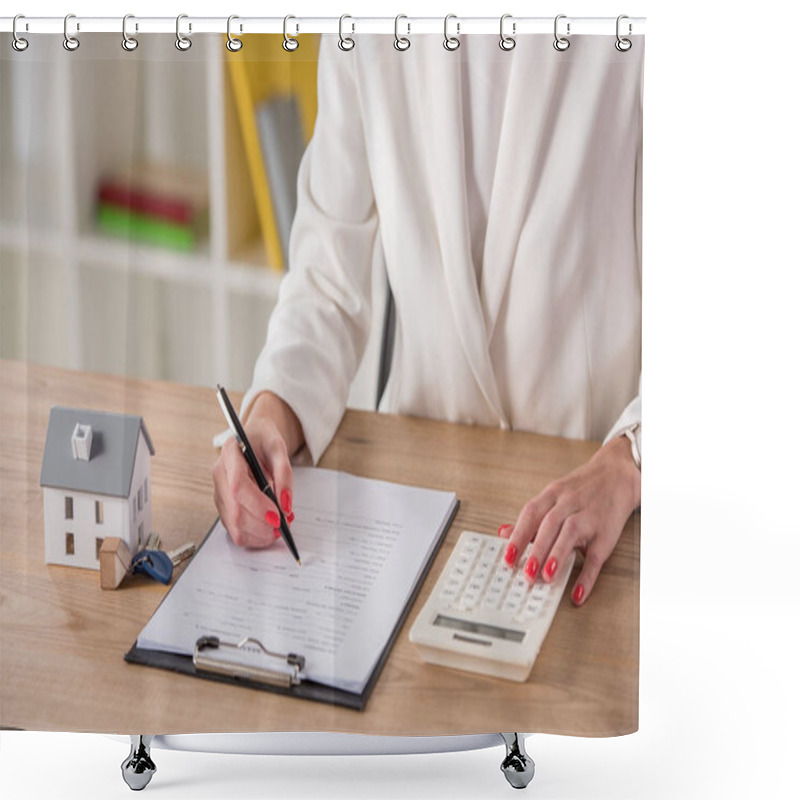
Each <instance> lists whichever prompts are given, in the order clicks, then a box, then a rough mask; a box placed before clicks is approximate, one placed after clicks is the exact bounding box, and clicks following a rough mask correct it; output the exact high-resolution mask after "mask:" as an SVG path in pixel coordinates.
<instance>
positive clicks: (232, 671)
mask: <svg viewBox="0 0 800 800" xmlns="http://www.w3.org/2000/svg"><path fill="white" fill-rule="evenodd" d="M247 645H255V648H257V649H255V648H253V647H247ZM223 649H227V652H228V654H229V656H231V657H228V658H226V657H225V654H224V650H223ZM192 661H193V662H194V666H195V669H196V670H197V671H198V672H213V673H216V674H218V675H227V676H229V677H231V678H245V679H247V680H251V681H256V682H258V683H267V684H270V685H273V686H284V687H287V688H288V687H291V686H297V685H299V684H300V683H301V682H302V680H303V679H302V677H301V675H300V673H301V671H302V669H303V667H304V666H305V663H306V660H305V657H303V656H299V655H296V654H295V653H287V654H282V653H273V652H271V651H270V650H267V648H266V647H264V645H263V644H261V642H259V641H258V639H253V638H252V637H250V636H247V637H245V638H244V639H242V640H241V641H240V642H239V643H238V644H233V643H232V642H222V641H220V639H219V637H218V636H201V637H200V638H199V639H198V640H197V642H196V643H195V646H194V655H193V656H192Z"/></svg>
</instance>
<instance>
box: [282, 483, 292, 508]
mask: <svg viewBox="0 0 800 800" xmlns="http://www.w3.org/2000/svg"><path fill="white" fill-rule="evenodd" d="M281 508H282V509H283V512H284V514H289V513H291V510H292V496H291V495H290V494H289V490H288V489H284V490H283V491H282V492H281Z"/></svg>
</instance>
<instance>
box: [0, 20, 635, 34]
mask: <svg viewBox="0 0 800 800" xmlns="http://www.w3.org/2000/svg"><path fill="white" fill-rule="evenodd" d="M13 23H14V18H13V17H0V32H4V33H10V32H11V31H12V30H13ZM176 23H177V20H176V18H175V17H136V16H131V17H129V18H128V22H127V25H126V30H127V32H128V34H130V35H133V34H134V33H140V34H143V33H173V34H174V33H175V29H176ZM284 24H286V25H287V31H288V33H289V34H290V35H293V36H294V35H297V34H298V33H339V24H340V23H339V18H338V17H294V16H290V17H288V18H287V21H286V23H284V17H235V18H234V20H233V22H232V23H231V31H232V32H233V33H234V34H236V35H240V34H246V33H280V34H282V33H283V32H284ZM342 24H343V26H344V32H345V33H346V34H348V35H349V34H351V33H354V34H355V35H358V34H359V33H383V34H394V32H395V18H394V17H350V16H348V17H347V18H346V19H345V20H344V22H343V23H342ZM397 24H398V25H399V30H400V32H401V33H402V34H403V35H409V34H415V33H417V34H421V33H437V34H441V33H442V32H443V30H444V17H405V16H404V17H402V18H401V19H400V20H399V22H398V23H397ZM567 24H569V26H570V29H569V33H570V35H573V34H603V33H605V34H609V35H612V36H613V35H614V34H615V33H616V26H617V19H616V17H569V16H562V17H561V19H560V21H559V25H560V26H561V30H563V31H564V32H566V26H567ZM456 26H458V27H457V29H456ZM553 26H554V18H553V17H513V16H510V15H509V16H507V17H506V19H505V22H504V26H503V30H504V31H505V32H506V33H507V34H508V35H513V36H518V35H520V34H526V33H550V34H552V33H553ZM629 26H630V27H629ZM180 28H181V32H182V33H183V34H197V33H221V34H224V33H226V32H227V30H228V18H227V17H192V16H188V15H181V21H180ZM644 28H645V18H644V17H629V18H626V19H624V21H623V33H624V35H625V36H631V35H634V36H635V35H638V34H643V33H644ZM449 30H450V31H451V32H452V33H458V34H476V33H491V34H498V35H499V33H500V17H499V16H497V17H457V16H456V17H451V19H450V21H449ZM121 32H122V17H79V16H72V15H71V16H70V18H69V33H70V35H73V36H78V35H80V34H84V33H121ZM17 33H18V34H24V33H31V34H34V33H60V34H62V35H63V34H64V17H26V16H21V17H20V18H19V19H18V20H17Z"/></svg>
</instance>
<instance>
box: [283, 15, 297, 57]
mask: <svg viewBox="0 0 800 800" xmlns="http://www.w3.org/2000/svg"><path fill="white" fill-rule="evenodd" d="M290 19H295V20H296V19H297V17H293V16H292V15H291V14H287V15H286V16H285V17H284V18H283V49H284V50H285V51H286V52H287V53H293V52H294V51H295V50H297V48H298V47H300V42H299V41H298V40H297V39H295V38H294V36H289V33H288V30H287V26H288V24H289V20H290ZM295 29H296V31H297V32H298V33H299V31H300V26H299V25H298V24H297V23H296V22H295Z"/></svg>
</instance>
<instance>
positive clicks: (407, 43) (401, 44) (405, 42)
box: [394, 14, 411, 52]
mask: <svg viewBox="0 0 800 800" xmlns="http://www.w3.org/2000/svg"><path fill="white" fill-rule="evenodd" d="M401 19H408V17H407V16H406V15H405V14H398V15H397V16H396V17H395V18H394V49H395V50H400V51H401V52H402V51H403V50H408V48H409V47H411V39H408V38H406V37H405V36H401V35H400V31H399V28H400V20H401ZM406 25H407V26H408V32H409V33H411V23H409V22H407V23H406Z"/></svg>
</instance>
